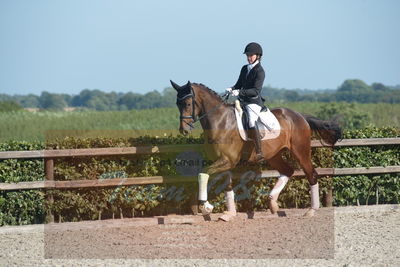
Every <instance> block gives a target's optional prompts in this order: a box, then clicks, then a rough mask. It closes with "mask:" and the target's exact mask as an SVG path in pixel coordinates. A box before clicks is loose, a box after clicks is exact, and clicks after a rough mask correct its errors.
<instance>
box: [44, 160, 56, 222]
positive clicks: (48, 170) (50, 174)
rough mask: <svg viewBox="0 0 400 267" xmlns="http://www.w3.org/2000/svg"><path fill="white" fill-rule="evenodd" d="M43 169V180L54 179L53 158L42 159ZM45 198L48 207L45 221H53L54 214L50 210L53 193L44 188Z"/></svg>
mask: <svg viewBox="0 0 400 267" xmlns="http://www.w3.org/2000/svg"><path fill="white" fill-rule="evenodd" d="M44 165H45V166H44V171H45V181H54V160H53V159H52V158H45V159H44ZM46 198H47V203H46V205H48V207H49V208H48V209H47V214H46V222H48V223H54V214H53V213H52V212H51V208H52V206H53V203H54V198H53V194H52V193H49V192H48V191H47V190H46Z"/></svg>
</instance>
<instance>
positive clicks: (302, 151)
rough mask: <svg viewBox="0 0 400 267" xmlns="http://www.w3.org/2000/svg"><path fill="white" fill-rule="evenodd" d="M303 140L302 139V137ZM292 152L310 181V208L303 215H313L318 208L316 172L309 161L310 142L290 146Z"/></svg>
mask: <svg viewBox="0 0 400 267" xmlns="http://www.w3.org/2000/svg"><path fill="white" fill-rule="evenodd" d="M303 140H304V139H303ZM292 153H293V155H294V156H295V157H296V159H297V161H298V162H299V164H300V166H301V168H302V169H303V171H304V173H305V174H306V176H307V179H308V182H309V183H310V195H311V209H310V210H309V211H307V213H306V214H305V216H313V215H314V213H315V211H316V210H317V209H318V208H319V205H320V204H319V185H318V179H317V177H318V174H317V172H316V171H315V169H314V166H313V165H312V162H311V144H310V142H304V141H303V142H298V143H295V145H293V147H292Z"/></svg>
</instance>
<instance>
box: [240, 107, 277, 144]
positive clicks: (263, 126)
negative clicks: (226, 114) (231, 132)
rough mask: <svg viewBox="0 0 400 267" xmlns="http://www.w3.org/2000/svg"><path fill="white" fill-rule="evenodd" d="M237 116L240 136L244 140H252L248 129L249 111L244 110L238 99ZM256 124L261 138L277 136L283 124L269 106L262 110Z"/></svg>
mask: <svg viewBox="0 0 400 267" xmlns="http://www.w3.org/2000/svg"><path fill="white" fill-rule="evenodd" d="M235 116H236V122H237V125H238V130H239V134H240V137H241V138H242V139H243V140H244V141H249V140H251V139H250V138H249V137H248V136H247V130H248V128H249V127H248V115H247V112H245V111H243V109H242V107H241V105H240V102H239V101H238V100H236V101H235ZM256 124H257V127H258V129H259V131H260V136H261V140H267V139H274V138H277V137H278V136H279V134H280V132H281V126H280V124H279V121H278V119H277V118H276V117H275V115H274V114H273V113H272V112H271V111H270V110H269V109H268V108H263V109H262V110H261V112H260V116H259V117H258V120H257V121H256Z"/></svg>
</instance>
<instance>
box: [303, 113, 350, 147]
mask: <svg viewBox="0 0 400 267" xmlns="http://www.w3.org/2000/svg"><path fill="white" fill-rule="evenodd" d="M302 115H303V117H304V118H305V119H306V121H307V122H308V124H309V125H310V127H311V130H312V131H313V132H314V133H315V134H316V135H317V136H318V138H319V139H320V140H323V141H325V142H326V143H327V144H328V145H330V146H333V145H334V144H335V143H336V142H337V141H338V140H341V139H342V136H343V131H342V128H341V127H340V125H339V123H338V122H337V121H336V120H335V119H333V120H329V121H324V120H321V119H318V118H316V117H314V116H311V115H305V114H302Z"/></svg>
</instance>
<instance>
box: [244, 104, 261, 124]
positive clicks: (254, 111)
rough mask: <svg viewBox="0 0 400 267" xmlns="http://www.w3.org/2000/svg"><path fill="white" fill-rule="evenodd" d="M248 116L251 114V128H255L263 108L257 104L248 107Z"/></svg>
mask: <svg viewBox="0 0 400 267" xmlns="http://www.w3.org/2000/svg"><path fill="white" fill-rule="evenodd" d="M246 110H247V114H249V127H250V128H253V127H255V126H256V121H257V120H258V117H259V116H260V112H261V107H260V106H259V105H257V104H248V105H246Z"/></svg>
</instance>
